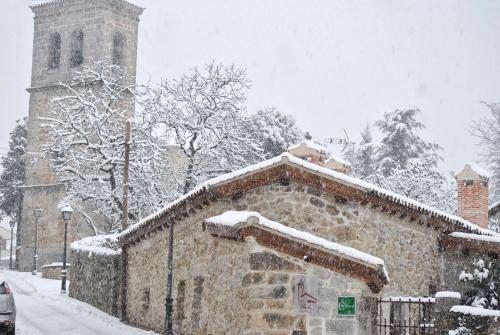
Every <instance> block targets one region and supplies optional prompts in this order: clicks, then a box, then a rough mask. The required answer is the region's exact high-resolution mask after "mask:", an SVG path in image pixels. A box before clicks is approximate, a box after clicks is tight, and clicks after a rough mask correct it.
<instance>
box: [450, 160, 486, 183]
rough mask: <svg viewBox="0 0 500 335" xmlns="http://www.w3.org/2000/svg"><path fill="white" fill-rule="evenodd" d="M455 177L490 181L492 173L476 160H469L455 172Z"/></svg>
mask: <svg viewBox="0 0 500 335" xmlns="http://www.w3.org/2000/svg"><path fill="white" fill-rule="evenodd" d="M455 178H456V179H457V180H481V181H488V180H489V179H490V178H491V173H490V172H488V171H487V170H485V169H483V168H482V167H481V166H479V165H478V164H476V163H474V162H467V163H465V167H464V168H463V169H462V170H461V171H460V172H458V173H457V174H455Z"/></svg>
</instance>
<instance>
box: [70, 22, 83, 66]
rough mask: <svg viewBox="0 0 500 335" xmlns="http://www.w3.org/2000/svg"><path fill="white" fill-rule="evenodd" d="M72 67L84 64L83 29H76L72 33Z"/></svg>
mask: <svg viewBox="0 0 500 335" xmlns="http://www.w3.org/2000/svg"><path fill="white" fill-rule="evenodd" d="M70 64H71V67H75V66H79V65H82V64H83V31H81V30H75V31H73V33H72V34H71V57H70Z"/></svg>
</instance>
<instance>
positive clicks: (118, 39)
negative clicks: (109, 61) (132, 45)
mask: <svg viewBox="0 0 500 335" xmlns="http://www.w3.org/2000/svg"><path fill="white" fill-rule="evenodd" d="M124 48H125V36H123V34H122V33H115V36H114V38H113V64H115V65H122V64H123V51H124Z"/></svg>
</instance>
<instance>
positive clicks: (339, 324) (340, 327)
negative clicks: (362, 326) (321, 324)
mask: <svg viewBox="0 0 500 335" xmlns="http://www.w3.org/2000/svg"><path fill="white" fill-rule="evenodd" d="M325 330H326V334H327V335H330V334H331V335H356V334H357V333H356V323H355V321H354V320H343V319H334V320H326V323H325Z"/></svg>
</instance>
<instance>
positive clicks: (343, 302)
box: [337, 297, 356, 316]
mask: <svg viewBox="0 0 500 335" xmlns="http://www.w3.org/2000/svg"><path fill="white" fill-rule="evenodd" d="M337 307H338V309H337V310H338V312H337V315H339V316H355V315H356V297H338V298H337Z"/></svg>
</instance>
